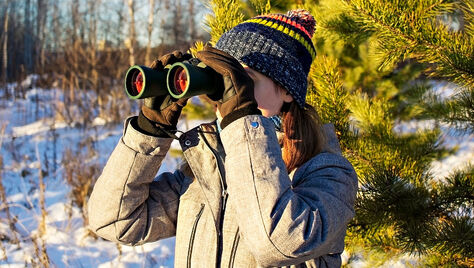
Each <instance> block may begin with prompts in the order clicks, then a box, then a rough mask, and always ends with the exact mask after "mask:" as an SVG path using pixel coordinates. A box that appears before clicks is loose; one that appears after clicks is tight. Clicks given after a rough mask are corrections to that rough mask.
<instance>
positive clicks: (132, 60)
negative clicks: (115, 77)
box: [127, 0, 136, 65]
mask: <svg viewBox="0 0 474 268" xmlns="http://www.w3.org/2000/svg"><path fill="white" fill-rule="evenodd" d="M133 4H134V0H128V13H129V15H130V25H129V37H128V39H127V40H128V41H129V42H128V44H127V45H128V51H129V53H130V58H129V62H130V65H135V43H136V37H135V9H134V7H133Z"/></svg>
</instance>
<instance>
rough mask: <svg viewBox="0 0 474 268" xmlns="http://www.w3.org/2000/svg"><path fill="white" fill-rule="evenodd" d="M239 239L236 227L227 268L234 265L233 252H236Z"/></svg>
mask: <svg viewBox="0 0 474 268" xmlns="http://www.w3.org/2000/svg"><path fill="white" fill-rule="evenodd" d="M239 240H240V235H239V228H237V232H236V233H235V237H234V244H233V245H232V250H231V252H230V259H229V268H232V267H234V261H235V253H236V252H237V246H238V245H239Z"/></svg>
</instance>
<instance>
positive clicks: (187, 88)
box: [125, 58, 223, 99]
mask: <svg viewBox="0 0 474 268" xmlns="http://www.w3.org/2000/svg"><path fill="white" fill-rule="evenodd" d="M222 84H223V83H222V76H220V75H219V74H218V73H217V72H216V71H214V70H213V69H212V68H210V67H208V66H206V65H205V64H204V63H202V62H200V61H199V60H198V59H196V58H192V59H190V60H189V61H182V62H176V63H174V64H172V65H167V66H165V68H164V69H163V70H162V71H157V70H154V69H151V68H148V67H145V66H141V65H134V66H132V67H130V68H129V69H128V71H127V74H126V75H125V91H126V93H127V95H128V97H129V98H130V99H143V98H148V97H158V96H164V95H167V94H169V95H171V96H172V97H173V98H175V99H180V98H189V97H193V96H198V95H202V94H207V95H212V94H215V93H217V92H222V91H223V85H222Z"/></svg>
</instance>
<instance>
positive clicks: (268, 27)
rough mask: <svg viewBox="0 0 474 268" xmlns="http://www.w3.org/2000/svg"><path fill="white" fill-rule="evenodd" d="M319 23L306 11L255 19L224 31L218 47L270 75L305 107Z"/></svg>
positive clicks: (268, 15)
mask: <svg viewBox="0 0 474 268" xmlns="http://www.w3.org/2000/svg"><path fill="white" fill-rule="evenodd" d="M315 25H316V22H315V20H314V18H313V16H311V14H310V13H309V12H308V11H306V10H302V9H299V10H291V11H288V13H287V14H285V15H284V14H267V15H260V16H256V17H254V18H251V19H249V20H247V21H244V22H243V23H240V24H238V25H237V26H235V27H234V28H232V29H230V30H229V31H227V32H226V33H224V34H223V35H222V36H221V38H220V39H219V40H218V41H217V44H216V48H217V49H220V50H223V51H225V52H227V53H229V54H230V55H232V56H233V57H234V58H236V59H237V60H238V61H240V62H243V63H244V64H245V65H247V66H249V67H250V68H252V69H254V70H256V71H258V72H260V73H262V74H264V75H266V76H268V77H270V78H271V79H272V80H273V81H275V82H277V83H278V84H280V85H281V86H283V87H284V88H285V89H287V90H288V92H290V94H291V95H292V96H293V99H294V100H295V101H296V102H297V103H298V104H299V106H300V107H303V106H304V104H305V98H306V91H307V86H308V80H307V78H308V73H309V69H310V67H311V62H312V61H313V60H314V58H315V57H316V50H315V48H314V45H313V42H312V41H311V37H312V36H313V33H314V27H315Z"/></svg>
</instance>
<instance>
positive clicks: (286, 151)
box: [89, 10, 357, 267]
mask: <svg viewBox="0 0 474 268" xmlns="http://www.w3.org/2000/svg"><path fill="white" fill-rule="evenodd" d="M314 26H315V22H314V19H313V17H312V16H311V15H310V14H309V13H308V12H307V11H304V10H294V11H290V12H288V13H287V14H286V15H282V14H270V15H262V16H258V17H255V18H252V19H250V20H248V21H246V22H244V23H241V24H239V25H237V26H235V27H234V28H232V29H231V30H230V31H228V32H227V33H225V34H224V35H223V36H222V37H221V38H220V39H219V41H218V42H217V44H216V48H213V47H205V48H204V50H202V51H200V52H199V53H198V54H197V58H199V59H200V60H201V61H202V62H204V63H205V64H206V65H208V66H209V67H211V68H213V69H214V70H215V71H216V72H218V73H219V74H221V75H222V77H223V82H224V88H225V90H224V91H223V92H221V93H220V94H219V96H218V97H217V98H215V99H214V100H216V101H215V103H216V106H217V116H218V119H217V121H214V122H212V123H209V124H202V125H200V126H198V127H196V128H194V129H192V130H190V131H188V132H186V133H184V134H182V135H181V136H180V137H179V138H177V137H176V136H175V135H174V132H175V131H176V124H177V121H178V118H179V114H180V112H181V109H182V108H183V106H184V105H185V104H186V101H187V100H178V101H173V100H172V99H170V98H169V97H163V98H149V99H146V100H145V102H144V104H145V105H144V106H143V108H142V111H141V113H140V114H139V116H138V117H132V118H129V119H128V120H127V121H126V123H125V130H124V132H123V137H122V138H121V140H120V141H119V144H118V145H117V147H116V148H115V150H114V151H113V153H112V155H111V156H110V158H109V161H108V163H107V165H106V166H105V168H104V170H103V173H102V175H101V176H100V178H99V179H98V181H97V183H96V184H95V187H94V190H93V192H92V195H91V197H90V200H89V220H90V227H91V229H92V230H93V231H94V232H95V233H96V234H98V235H99V236H101V237H103V238H105V239H108V240H111V241H117V242H120V243H124V244H128V245H138V244H143V243H146V242H151V241H156V240H159V239H163V238H167V237H171V236H176V248H175V266H176V267H190V266H193V267H194V266H195V267H257V266H262V267H269V266H292V267H339V266H341V253H342V252H343V250H344V237H345V232H346V226H347V223H348V222H349V221H350V219H351V218H352V217H353V216H354V209H353V207H354V199H355V195H356V191H357V176H356V174H355V172H354V169H353V168H352V166H351V164H350V163H349V162H348V161H347V160H346V159H345V158H344V157H343V156H342V155H341V152H340V148H339V144H338V141H337V138H336V136H335V133H334V130H333V128H332V127H330V126H325V127H323V126H321V125H320V124H319V121H318V116H317V114H316V112H315V110H314V109H313V108H312V107H311V106H309V105H307V104H305V96H306V88H307V76H308V72H309V69H310V65H311V62H312V60H313V59H314V57H315V55H316V52H315V49H314V47H313V44H312V42H311V37H312V35H313V32H314ZM189 58H190V55H188V54H184V55H183V54H182V53H180V52H174V53H172V54H168V55H165V56H163V57H161V58H160V59H159V60H158V61H156V62H155V64H154V66H153V68H155V69H157V70H160V69H162V68H163V66H165V65H167V64H172V63H174V62H176V61H182V60H185V59H189ZM214 97H215V96H214ZM173 137H174V138H177V139H178V140H179V142H180V145H181V147H182V150H183V155H184V157H185V159H186V161H187V163H186V164H185V165H184V166H183V167H181V168H180V169H179V170H176V171H175V172H174V173H169V172H166V173H162V174H160V175H159V176H158V177H157V178H156V179H154V177H155V175H156V173H157V172H158V169H159V167H160V163H161V161H162V160H163V158H164V157H165V155H166V153H167V151H168V149H169V147H170V144H171V141H172V140H173Z"/></svg>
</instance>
